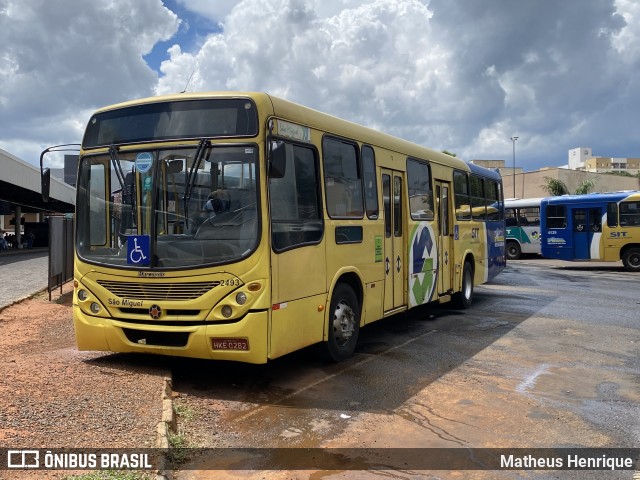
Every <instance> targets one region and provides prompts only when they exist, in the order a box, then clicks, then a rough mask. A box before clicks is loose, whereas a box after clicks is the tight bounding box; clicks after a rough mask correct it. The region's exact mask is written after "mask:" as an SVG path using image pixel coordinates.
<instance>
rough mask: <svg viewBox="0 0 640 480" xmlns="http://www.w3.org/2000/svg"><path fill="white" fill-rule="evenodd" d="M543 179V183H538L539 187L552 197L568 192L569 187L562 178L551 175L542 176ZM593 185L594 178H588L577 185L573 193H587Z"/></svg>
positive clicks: (594, 183) (594, 184)
mask: <svg viewBox="0 0 640 480" xmlns="http://www.w3.org/2000/svg"><path fill="white" fill-rule="evenodd" d="M544 181H545V184H544V185H540V187H541V188H542V189H543V190H544V191H545V192H547V193H548V194H549V195H551V196H553V197H556V196H559V195H566V194H568V193H569V187H567V184H566V183H564V182H563V181H562V180H558V179H556V178H551V177H544ZM595 186H596V181H595V179H593V178H590V179H588V180H583V181H582V183H581V184H580V185H578V188H576V191H575V193H574V195H584V194H586V193H589V192H590V191H591V190H592V189H593V187H595Z"/></svg>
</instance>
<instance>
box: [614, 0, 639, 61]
mask: <svg viewBox="0 0 640 480" xmlns="http://www.w3.org/2000/svg"><path fill="white" fill-rule="evenodd" d="M615 6H616V10H617V13H618V14H619V15H621V16H622V18H624V21H625V26H624V28H622V29H621V30H620V31H619V32H618V33H616V34H614V35H613V45H614V47H615V48H616V50H618V52H620V54H621V55H622V56H623V58H624V59H625V61H627V62H629V63H634V62H636V63H637V62H638V60H640V3H638V2H637V1H636V0H616V2H615Z"/></svg>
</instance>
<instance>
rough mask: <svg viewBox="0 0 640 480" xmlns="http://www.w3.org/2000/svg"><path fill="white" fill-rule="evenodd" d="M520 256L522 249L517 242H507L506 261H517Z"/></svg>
mask: <svg viewBox="0 0 640 480" xmlns="http://www.w3.org/2000/svg"><path fill="white" fill-rule="evenodd" d="M520 255H522V249H521V248H520V244H519V243H518V242H507V260H518V259H519V258H520Z"/></svg>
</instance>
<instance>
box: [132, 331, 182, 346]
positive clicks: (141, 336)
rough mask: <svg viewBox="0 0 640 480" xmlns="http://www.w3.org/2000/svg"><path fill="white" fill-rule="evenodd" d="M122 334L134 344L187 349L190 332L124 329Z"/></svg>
mask: <svg viewBox="0 0 640 480" xmlns="http://www.w3.org/2000/svg"><path fill="white" fill-rule="evenodd" d="M122 332H123V333H124V334H125V336H126V337H127V340H129V341H130V342H132V343H139V344H141V345H152V346H157V347H186V346H187V342H188V341H189V333H188V332H152V331H145V330H133V329H131V328H123V329H122Z"/></svg>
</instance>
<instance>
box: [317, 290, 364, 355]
mask: <svg viewBox="0 0 640 480" xmlns="http://www.w3.org/2000/svg"><path fill="white" fill-rule="evenodd" d="M359 333H360V302H358V297H357V296H356V294H355V292H354V291H353V288H351V287H350V286H349V285H347V284H345V283H339V284H338V285H336V288H335V289H334V290H333V295H332V297H331V307H330V309H329V332H328V338H327V342H326V344H325V357H326V358H327V360H330V361H332V362H339V361H342V360H345V359H346V358H349V357H350V356H351V355H352V354H353V351H354V350H355V348H356V343H358V334H359Z"/></svg>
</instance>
